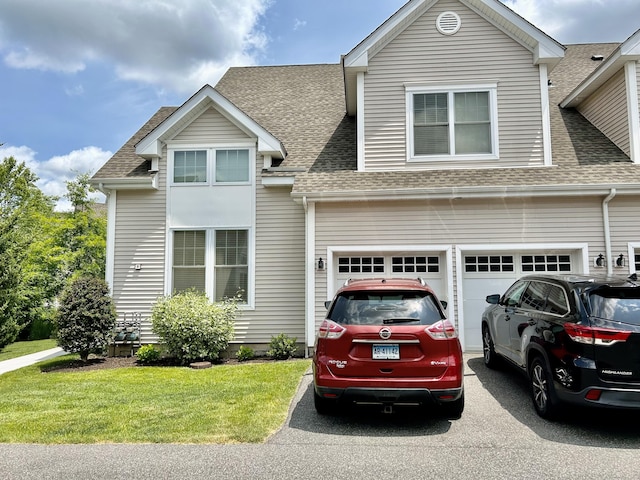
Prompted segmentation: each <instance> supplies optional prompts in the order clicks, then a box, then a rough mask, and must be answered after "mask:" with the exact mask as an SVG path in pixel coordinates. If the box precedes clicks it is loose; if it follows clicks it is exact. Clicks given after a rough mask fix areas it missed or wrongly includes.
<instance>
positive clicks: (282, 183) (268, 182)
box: [262, 177, 295, 187]
mask: <svg viewBox="0 0 640 480" xmlns="http://www.w3.org/2000/svg"><path fill="white" fill-rule="evenodd" d="M294 183H295V177H262V185H264V186H265V187H291V186H292V185H293V184H294Z"/></svg>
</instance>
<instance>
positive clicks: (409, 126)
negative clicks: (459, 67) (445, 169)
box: [405, 83, 500, 162]
mask: <svg viewBox="0 0 640 480" xmlns="http://www.w3.org/2000/svg"><path fill="white" fill-rule="evenodd" d="M468 92H488V93H489V110H490V111H489V115H490V118H491V146H492V148H493V152H492V153H490V154H471V155H469V154H464V155H451V154H449V155H415V153H414V151H415V145H414V141H413V96H414V95H416V94H421V93H447V94H448V95H449V105H453V103H452V97H453V94H454V93H468ZM405 101H406V139H407V144H406V148H407V161H408V162H450V161H458V160H463V161H476V160H478V161H482V160H498V159H499V158H500V145H499V142H498V84H497V83H483V84H469V85H446V86H445V85H430V86H427V85H405ZM454 127H455V122H454V109H453V108H449V128H450V133H451V134H450V135H449V144H450V145H449V151H453V150H454V143H455V136H454V135H453V133H452V131H453V129H454Z"/></svg>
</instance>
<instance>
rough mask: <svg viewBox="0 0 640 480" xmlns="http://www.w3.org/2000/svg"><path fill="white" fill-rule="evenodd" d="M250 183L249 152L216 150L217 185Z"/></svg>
mask: <svg viewBox="0 0 640 480" xmlns="http://www.w3.org/2000/svg"><path fill="white" fill-rule="evenodd" d="M248 181H249V150H216V183H224V182H248Z"/></svg>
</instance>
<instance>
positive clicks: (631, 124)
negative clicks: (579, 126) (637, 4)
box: [560, 30, 640, 163]
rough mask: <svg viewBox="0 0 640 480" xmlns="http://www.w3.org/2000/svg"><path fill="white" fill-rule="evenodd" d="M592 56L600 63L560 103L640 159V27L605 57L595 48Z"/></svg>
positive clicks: (623, 149)
mask: <svg viewBox="0 0 640 480" xmlns="http://www.w3.org/2000/svg"><path fill="white" fill-rule="evenodd" d="M591 59H592V61H594V62H599V63H600V65H599V66H598V67H597V68H596V69H595V70H594V71H593V73H592V74H591V75H589V76H588V77H587V78H586V79H584V81H583V82H582V83H580V84H579V85H578V86H577V87H576V88H575V89H574V90H573V91H572V92H571V93H570V94H569V95H568V96H567V97H566V98H565V99H564V100H563V101H562V102H561V103H560V106H561V107H562V108H575V109H577V110H578V111H579V112H580V113H581V114H582V115H583V116H584V117H585V118H586V119H587V120H589V121H590V122H591V123H592V124H593V125H594V126H595V127H596V128H598V129H599V130H600V131H601V132H602V133H604V134H605V135H606V136H607V137H608V138H609V139H610V140H611V141H612V142H613V143H615V144H616V145H617V146H618V147H619V148H620V149H621V150H622V151H623V152H624V153H625V154H626V155H628V156H629V158H630V159H631V160H632V161H633V162H634V163H640V106H639V99H638V90H639V89H640V65H639V60H640V30H639V31H637V32H636V33H634V34H633V35H631V37H629V38H628V39H627V40H626V41H625V42H623V43H622V44H621V45H620V46H619V47H618V48H617V49H616V50H614V52H613V53H612V54H611V55H609V56H608V57H606V58H605V57H603V56H602V55H599V54H598V52H594V54H593V55H592V57H591Z"/></svg>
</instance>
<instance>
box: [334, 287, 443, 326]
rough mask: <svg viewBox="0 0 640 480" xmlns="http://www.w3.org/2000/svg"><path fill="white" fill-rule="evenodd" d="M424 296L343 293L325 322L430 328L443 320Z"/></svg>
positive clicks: (437, 309) (438, 310) (434, 300)
mask: <svg viewBox="0 0 640 480" xmlns="http://www.w3.org/2000/svg"><path fill="white" fill-rule="evenodd" d="M436 302H437V300H436V299H435V297H434V296H433V295H430V294H429V293H427V292H410V291H407V292H402V291H400V292H398V291H375V292H344V293H343V294H341V295H340V296H338V298H337V299H336V301H335V302H334V305H333V307H332V308H331V310H330V311H329V315H328V317H327V318H329V319H330V320H333V321H334V322H336V323H340V324H343V325H385V324H388V323H395V322H394V321H397V323H398V324H402V325H412V324H414V325H431V324H433V323H435V322H437V321H440V320H442V319H443V318H444V317H443V315H442V313H441V311H440V309H439V308H438V306H437V304H436Z"/></svg>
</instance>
